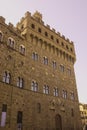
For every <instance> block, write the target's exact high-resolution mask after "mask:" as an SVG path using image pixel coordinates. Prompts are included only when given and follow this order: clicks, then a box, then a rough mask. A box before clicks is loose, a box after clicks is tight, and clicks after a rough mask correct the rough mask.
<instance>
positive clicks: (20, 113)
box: [17, 111, 23, 130]
mask: <svg viewBox="0 0 87 130" xmlns="http://www.w3.org/2000/svg"><path fill="white" fill-rule="evenodd" d="M22 116H23V113H22V111H18V113H17V127H18V130H22Z"/></svg>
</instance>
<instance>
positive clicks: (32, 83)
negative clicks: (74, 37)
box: [0, 11, 81, 130]
mask: <svg viewBox="0 0 87 130" xmlns="http://www.w3.org/2000/svg"><path fill="white" fill-rule="evenodd" d="M75 61H76V56H75V50H74V44H73V42H71V41H69V39H66V38H65V36H63V35H61V34H60V33H59V32H56V31H55V29H51V28H50V26H49V25H44V22H43V20H42V15H41V14H40V13H39V12H38V11H36V13H34V15H31V13H29V12H27V13H26V14H25V16H24V17H23V18H22V19H21V21H20V22H19V23H18V24H17V26H16V27H14V26H13V25H12V24H11V23H9V25H7V24H6V23H5V19H4V18H3V17H2V16H1V17H0V130H2V129H3V130H81V120H80V113H79V103H78V94H77V87H76V80H75V73H74V63H75Z"/></svg>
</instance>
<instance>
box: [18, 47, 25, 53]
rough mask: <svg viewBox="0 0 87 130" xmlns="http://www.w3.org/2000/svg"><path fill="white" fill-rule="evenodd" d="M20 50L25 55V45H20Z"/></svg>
mask: <svg viewBox="0 0 87 130" xmlns="http://www.w3.org/2000/svg"><path fill="white" fill-rule="evenodd" d="M19 52H20V53H21V54H23V55H25V46H24V45H20V47H19Z"/></svg>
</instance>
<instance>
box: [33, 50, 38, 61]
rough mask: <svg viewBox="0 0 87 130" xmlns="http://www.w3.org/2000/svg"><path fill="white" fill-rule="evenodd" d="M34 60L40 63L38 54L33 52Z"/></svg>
mask: <svg viewBox="0 0 87 130" xmlns="http://www.w3.org/2000/svg"><path fill="white" fill-rule="evenodd" d="M32 59H33V60H35V61H38V54H37V53H35V52H33V53H32Z"/></svg>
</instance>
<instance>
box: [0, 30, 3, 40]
mask: <svg viewBox="0 0 87 130" xmlns="http://www.w3.org/2000/svg"><path fill="white" fill-rule="evenodd" d="M2 40H3V33H2V32H1V31H0V42H2Z"/></svg>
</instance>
